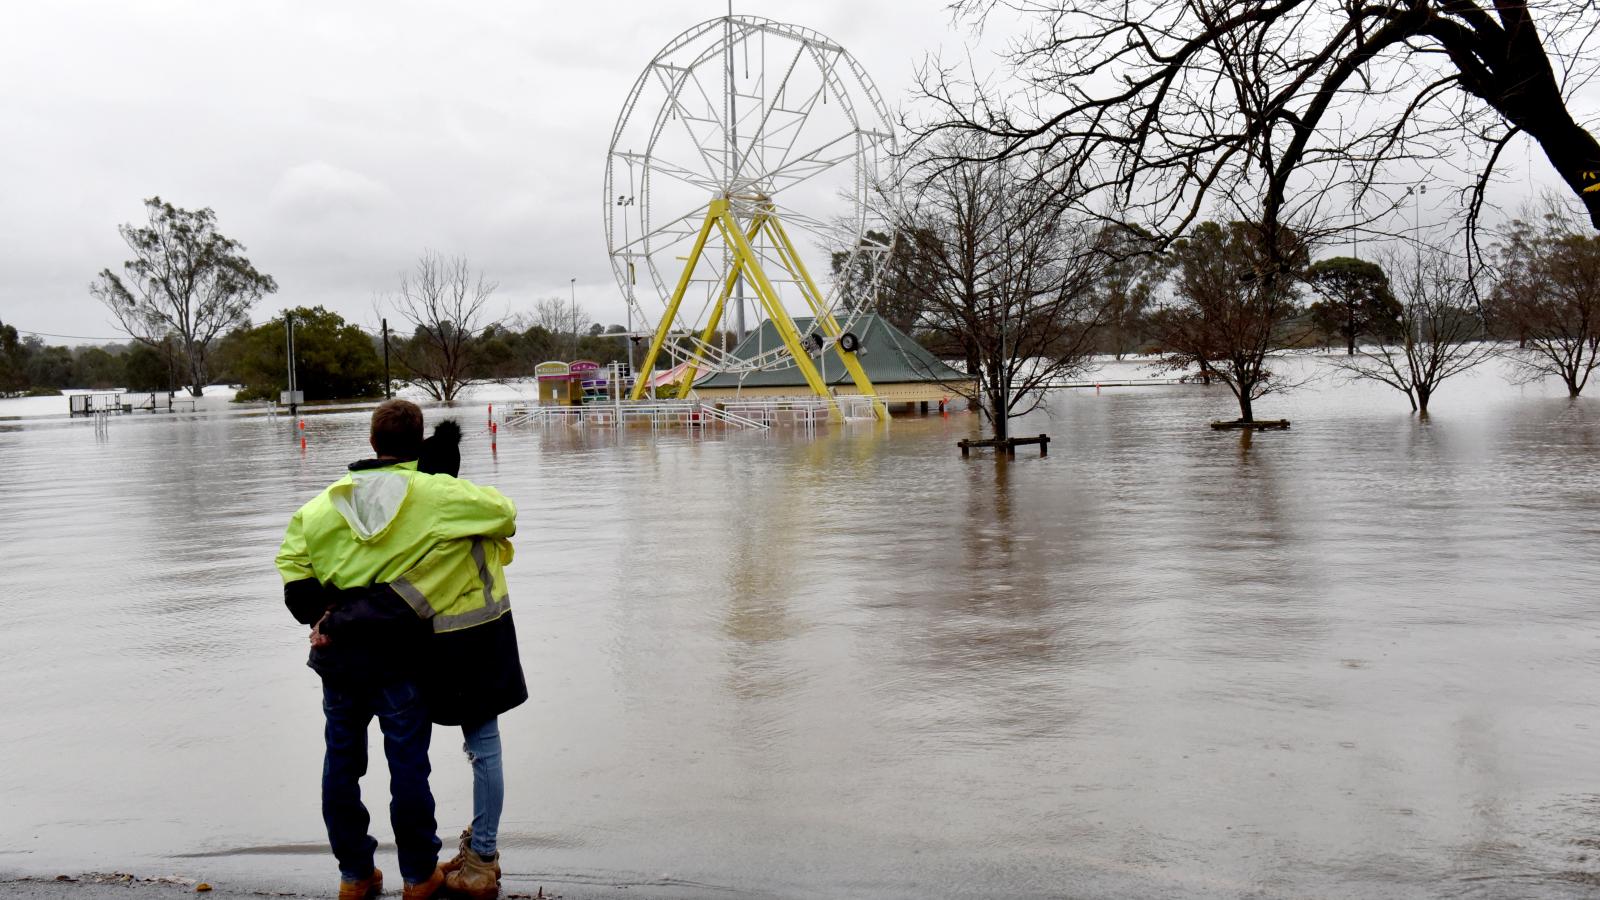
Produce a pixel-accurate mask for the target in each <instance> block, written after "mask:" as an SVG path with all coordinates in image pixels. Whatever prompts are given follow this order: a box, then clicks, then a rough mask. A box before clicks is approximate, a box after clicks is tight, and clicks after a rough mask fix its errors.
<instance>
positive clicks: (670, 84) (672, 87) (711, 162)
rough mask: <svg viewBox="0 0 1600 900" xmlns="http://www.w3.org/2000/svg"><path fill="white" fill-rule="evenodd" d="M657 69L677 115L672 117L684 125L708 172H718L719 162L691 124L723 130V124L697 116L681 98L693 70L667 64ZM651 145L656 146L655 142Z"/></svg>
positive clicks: (711, 118)
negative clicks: (710, 123) (710, 124)
mask: <svg viewBox="0 0 1600 900" xmlns="http://www.w3.org/2000/svg"><path fill="white" fill-rule="evenodd" d="M655 69H656V74H657V77H659V78H660V79H661V84H662V87H664V88H666V90H667V100H668V102H669V103H671V105H672V110H673V112H674V113H675V115H673V116H672V117H673V118H676V119H677V120H678V122H679V123H681V124H682V125H683V130H684V133H685V134H687V135H688V136H689V143H691V144H693V145H694V148H695V150H697V151H698V152H699V153H700V158H701V159H702V160H703V161H704V162H705V164H706V171H707V172H713V173H714V172H716V170H717V169H718V168H719V167H718V165H717V161H716V160H715V159H713V158H712V157H711V155H710V154H709V153H707V151H706V147H705V144H704V141H703V139H702V138H701V137H700V135H698V134H695V131H694V127H693V126H691V125H690V124H689V123H690V122H712V123H713V124H716V125H717V127H718V128H719V129H720V128H721V123H720V121H719V120H718V119H717V118H716V117H715V116H712V117H709V118H708V117H706V116H697V115H695V114H694V113H693V112H691V111H690V109H689V107H687V106H685V105H684V103H683V100H682V99H680V97H679V95H680V94H681V93H682V91H683V85H684V83H685V82H687V81H688V80H690V78H691V76H693V74H694V72H693V70H692V69H683V68H679V67H678V66H669V65H667V64H665V63H656V64H655ZM665 72H672V73H674V77H673V78H671V79H669V78H668V77H667V76H666V75H665V74H663V73H665ZM698 83H699V82H698V80H696V85H697V86H698ZM701 93H702V94H704V93H705V92H704V90H702V91H701ZM659 117H660V116H659V114H658V116H657V118H659ZM651 143H652V144H654V141H652V142H651ZM652 149H653V148H652ZM689 171H692V170H689Z"/></svg>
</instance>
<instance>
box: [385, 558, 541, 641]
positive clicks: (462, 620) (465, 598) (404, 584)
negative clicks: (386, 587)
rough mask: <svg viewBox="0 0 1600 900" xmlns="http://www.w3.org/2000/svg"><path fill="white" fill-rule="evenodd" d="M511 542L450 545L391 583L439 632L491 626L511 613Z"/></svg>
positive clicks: (424, 559)
mask: <svg viewBox="0 0 1600 900" xmlns="http://www.w3.org/2000/svg"><path fill="white" fill-rule="evenodd" d="M511 556H512V549H511V542H510V541H508V540H505V539H504V538H494V539H490V538H484V537H477V536H474V537H470V538H462V539H459V540H454V541H446V542H445V543H443V544H440V545H439V546H437V547H435V548H433V550H431V551H429V552H428V555H427V556H425V557H423V558H422V561H421V562H419V563H417V564H416V565H415V566H412V567H411V568H410V569H407V570H406V572H405V574H403V575H401V576H400V577H398V578H396V579H394V580H393V581H391V582H390V583H389V584H390V586H391V587H393V588H394V591H395V593H397V594H399V595H400V596H401V597H402V598H404V599H405V601H406V602H407V603H409V604H410V605H411V608H412V609H413V610H415V611H416V613H417V615H419V616H421V617H422V618H424V619H432V620H433V630H434V631H435V632H444V631H460V630H461V629H463V628H471V627H472V626H474V625H482V624H484V623H486V622H493V621H494V620H495V619H498V618H500V617H501V616H503V615H505V614H506V613H507V612H508V611H510V609H511V593H510V591H509V589H508V588H507V587H506V572H505V564H506V563H508V562H510V561H511Z"/></svg>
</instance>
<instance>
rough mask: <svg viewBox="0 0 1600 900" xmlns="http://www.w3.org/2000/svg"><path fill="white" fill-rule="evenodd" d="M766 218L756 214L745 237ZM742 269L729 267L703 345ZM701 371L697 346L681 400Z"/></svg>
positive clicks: (714, 328)
mask: <svg viewBox="0 0 1600 900" xmlns="http://www.w3.org/2000/svg"><path fill="white" fill-rule="evenodd" d="M729 217H730V218H731V217H732V214H731V213H730V214H729ZM765 218H766V213H757V214H756V217H755V219H754V221H752V222H751V223H750V228H749V229H748V231H747V232H746V235H745V237H746V239H747V240H753V239H754V238H755V236H756V234H757V233H758V232H760V230H761V223H762V222H763V221H764V220H765ZM741 269H742V267H741V266H739V265H733V266H730V267H729V269H728V278H727V281H726V282H725V283H724V284H723V285H722V293H720V294H718V295H717V303H716V305H715V306H713V307H712V308H711V318H710V319H709V320H708V321H707V322H706V328H705V331H704V332H702V333H701V335H700V343H701V344H702V345H704V344H709V343H711V338H712V336H713V335H715V334H716V332H717V326H718V325H719V324H721V323H722V310H723V307H724V306H726V305H727V302H728V297H729V295H731V294H732V293H733V287H734V285H735V284H737V283H738V282H739V272H740V271H741ZM740 337H743V335H740ZM699 372H700V350H699V348H698V347H696V348H695V354H694V356H693V357H691V358H690V360H689V367H688V368H687V369H685V370H684V372H683V383H682V384H680V385H678V399H679V400H682V399H684V398H686V397H688V396H689V391H691V390H693V389H694V378H695V375H697V374H699Z"/></svg>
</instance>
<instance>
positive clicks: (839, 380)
mask: <svg viewBox="0 0 1600 900" xmlns="http://www.w3.org/2000/svg"><path fill="white" fill-rule="evenodd" d="M811 323H812V320H811V319H810V318H797V319H795V320H794V324H795V327H797V328H799V329H800V333H801V334H802V335H804V334H805V333H806V332H807V331H808V330H809V329H810V328H811ZM852 330H854V331H855V333H856V337H857V338H859V339H860V340H861V349H859V350H857V351H856V357H857V358H858V359H859V360H861V368H863V369H865V370H866V373H867V377H868V378H870V379H871V380H872V383H873V384H880V383H881V384H896V383H905V382H945V381H968V380H970V379H971V377H972V376H970V375H966V374H964V373H962V372H958V371H956V370H955V369H952V368H950V367H949V366H947V365H945V364H944V363H942V362H940V361H939V360H938V359H937V358H936V357H934V355H933V354H931V353H929V352H928V351H927V350H926V349H924V348H923V346H922V345H921V344H919V343H917V342H916V341H915V340H914V339H912V337H911V336H910V335H908V334H906V333H905V332H903V331H901V330H900V329H898V328H896V327H894V325H892V324H890V323H889V322H888V321H887V320H885V319H883V318H880V317H879V316H878V315H877V314H875V313H868V314H866V315H863V316H861V317H860V318H858V319H856V322H855V325H854V326H853V329H852ZM782 343H783V340H782V339H781V338H779V337H778V329H777V327H776V326H774V325H773V324H772V320H771V319H766V320H764V321H763V322H762V323H761V327H760V328H757V329H756V330H755V331H752V332H750V333H749V334H747V335H745V338H744V340H742V341H740V342H739V346H737V347H735V348H734V349H733V355H734V356H737V357H739V358H740V359H749V358H751V357H753V356H756V355H758V354H759V353H761V352H762V351H763V350H770V349H772V348H773V347H777V346H779V345H781V344H782ZM820 355H821V354H816V353H813V354H812V355H811V361H812V363H813V364H814V365H816V367H817V369H818V371H820V372H822V373H823V377H824V380H825V381H826V382H827V384H828V385H829V386H830V387H832V386H834V385H844V384H853V383H854V382H852V381H851V380H850V373H849V372H846V371H845V368H844V364H843V363H841V362H840V361H839V356H838V354H836V353H834V352H833V351H832V350H831V349H830V350H829V351H828V352H827V356H828V359H827V360H826V362H823V361H820V360H819V357H820ZM740 385H743V386H744V387H800V388H803V387H805V386H806V380H805V378H804V377H803V376H802V375H801V374H800V370H799V369H798V368H796V367H794V366H790V367H788V368H786V369H780V370H777V371H771V372H751V373H749V374H748V375H745V376H744V377H743V379H742V380H741V379H740V377H739V376H738V375H733V374H730V373H718V374H715V375H707V376H706V377H704V378H701V379H699V380H698V381H696V382H695V383H694V386H695V387H697V388H701V387H706V388H732V387H739V386H740Z"/></svg>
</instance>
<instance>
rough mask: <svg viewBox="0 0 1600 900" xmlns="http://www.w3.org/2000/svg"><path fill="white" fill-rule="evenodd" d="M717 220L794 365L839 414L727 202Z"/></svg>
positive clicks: (832, 413) (834, 413)
mask: <svg viewBox="0 0 1600 900" xmlns="http://www.w3.org/2000/svg"><path fill="white" fill-rule="evenodd" d="M720 212H721V217H720V218H719V220H718V221H719V224H720V225H721V228H722V234H723V237H724V238H725V239H726V240H727V241H728V242H729V243H731V244H733V245H734V246H735V248H736V253H735V254H734V255H735V258H736V259H737V260H738V264H739V266H740V267H741V268H742V269H743V270H744V271H745V273H746V274H747V275H748V276H749V277H750V279H751V280H752V281H754V282H755V286H756V294H757V295H759V296H760V298H761V303H762V305H763V306H765V307H766V308H767V316H768V317H769V318H771V319H772V325H773V327H774V328H776V329H777V331H778V336H779V337H780V338H782V339H783V345H784V346H785V347H787V348H788V349H789V354H790V355H791V356H793V357H794V363H795V366H796V367H797V368H798V369H799V370H800V374H801V376H803V377H804V378H805V380H806V384H808V385H810V386H811V390H812V391H813V392H815V393H816V395H817V396H818V397H821V398H822V399H824V400H826V401H828V407H829V415H830V416H831V417H833V418H840V417H841V413H840V412H839V404H838V403H837V402H835V401H834V399H833V395H832V394H830V393H828V385H827V384H826V383H825V382H824V381H823V380H822V375H821V374H819V373H818V372H817V367H816V366H815V365H813V364H812V363H811V354H810V353H807V352H806V349H805V347H803V346H802V345H801V343H800V329H798V328H796V327H795V325H794V319H792V318H790V317H789V313H788V311H787V310H785V309H784V308H783V301H782V300H780V299H779V298H778V292H777V290H776V289H775V288H773V286H772V282H771V281H769V280H767V273H766V272H763V271H762V270H761V264H760V263H759V262H757V261H756V254H755V250H754V248H752V247H751V246H750V242H749V241H748V240H746V239H745V236H744V231H742V230H741V229H740V228H739V223H738V222H736V221H734V220H733V217H732V216H731V215H729V214H728V212H727V205H726V204H724V205H723V207H722V209H721V211H720Z"/></svg>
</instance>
